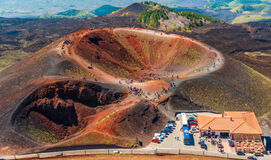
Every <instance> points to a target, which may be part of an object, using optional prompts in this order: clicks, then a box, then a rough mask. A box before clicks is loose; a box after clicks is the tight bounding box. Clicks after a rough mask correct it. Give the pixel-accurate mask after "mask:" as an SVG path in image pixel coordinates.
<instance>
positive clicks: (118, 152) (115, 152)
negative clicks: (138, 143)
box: [113, 151, 121, 154]
mask: <svg viewBox="0 0 271 160" xmlns="http://www.w3.org/2000/svg"><path fill="white" fill-rule="evenodd" d="M113 153H114V154H120V153H121V152H120V151H113Z"/></svg>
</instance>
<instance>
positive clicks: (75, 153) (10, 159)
mask: <svg viewBox="0 0 271 160" xmlns="http://www.w3.org/2000/svg"><path fill="white" fill-rule="evenodd" d="M115 151H118V152H119V153H118V152H115ZM99 154H100V155H102V154H106V155H108V154H129V155H137V154H138V155H143V154H146V155H151V154H152V155H154V154H175V155H178V154H190V155H199V156H211V157H220V158H230V159H247V157H248V156H249V155H250V154H248V155H246V156H239V155H237V154H235V153H225V154H222V153H219V152H211V151H201V150H188V149H176V148H159V149H144V148H142V149H122V148H120V149H117V148H116V149H88V150H75V151H62V152H45V153H36V154H26V155H15V156H5V157H0V159H5V160H13V159H25V160H26V159H32V158H53V157H58V156H59V157H60V156H61V157H62V156H63V157H68V156H84V155H99ZM269 157H270V158H269ZM264 158H265V159H268V160H269V159H271V156H264Z"/></svg>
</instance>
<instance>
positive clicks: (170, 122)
mask: <svg viewBox="0 0 271 160" xmlns="http://www.w3.org/2000/svg"><path fill="white" fill-rule="evenodd" d="M168 124H174V125H175V124H176V122H175V121H168Z"/></svg>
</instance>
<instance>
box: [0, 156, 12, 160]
mask: <svg viewBox="0 0 271 160" xmlns="http://www.w3.org/2000/svg"><path fill="white" fill-rule="evenodd" d="M0 159H5V160H10V159H15V156H5V157H1V158H0Z"/></svg>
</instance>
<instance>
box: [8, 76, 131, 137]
mask: <svg viewBox="0 0 271 160" xmlns="http://www.w3.org/2000/svg"><path fill="white" fill-rule="evenodd" d="M126 97H127V93H126V92H124V91H121V90H119V89H113V87H112V86H111V87H108V88H107V87H103V86H102V85H101V84H95V83H88V82H82V81H72V80H67V81H59V82H55V83H50V84H46V85H44V86H42V87H41V88H39V89H37V90H36V91H34V92H33V93H32V94H31V95H29V96H28V97H27V98H26V99H25V100H24V101H23V103H22V104H21V105H20V106H19V108H18V109H17V111H16V113H15V114H14V117H13V124H14V126H15V128H16V129H17V130H19V131H20V132H28V130H29V129H34V130H42V131H46V130H47V131H50V133H51V134H52V135H56V136H57V138H58V139H63V138H65V137H68V136H70V135H72V134H74V133H76V132H78V131H80V130H82V129H83V128H84V127H85V126H86V125H87V123H88V121H87V118H89V117H91V116H92V115H95V114H97V113H99V112H100V111H103V110H104V109H106V108H107V107H108V106H107V105H109V104H114V103H118V102H119V101H120V100H123V99H125V98H126Z"/></svg>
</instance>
